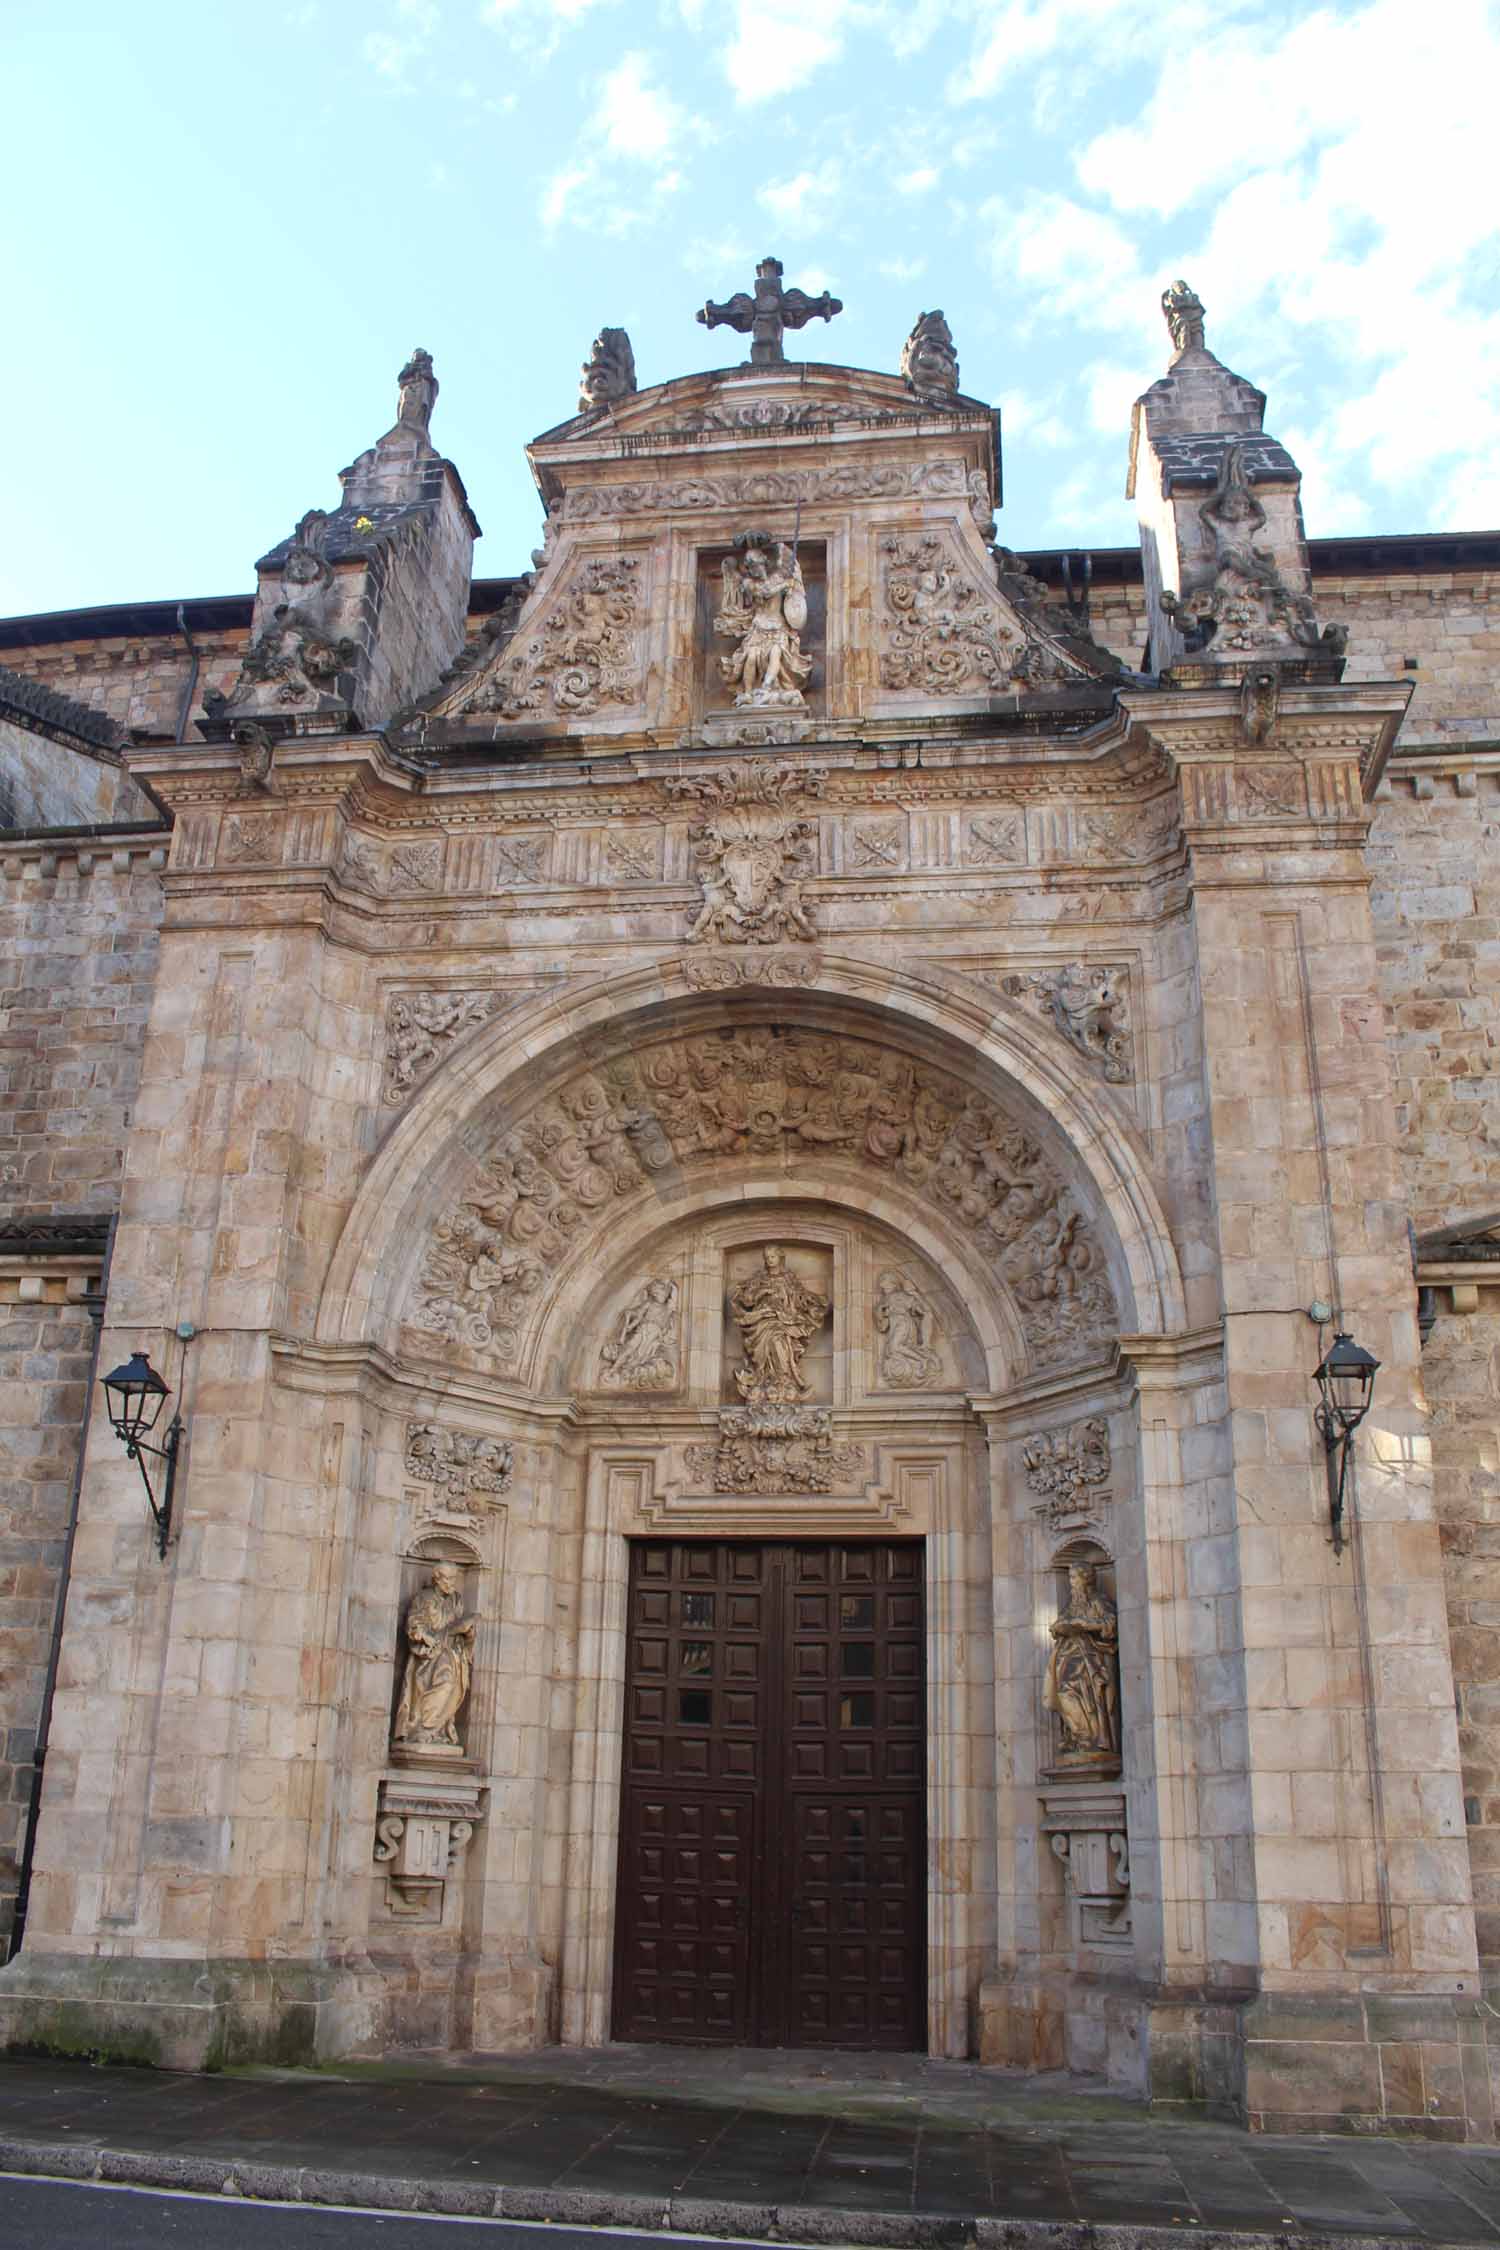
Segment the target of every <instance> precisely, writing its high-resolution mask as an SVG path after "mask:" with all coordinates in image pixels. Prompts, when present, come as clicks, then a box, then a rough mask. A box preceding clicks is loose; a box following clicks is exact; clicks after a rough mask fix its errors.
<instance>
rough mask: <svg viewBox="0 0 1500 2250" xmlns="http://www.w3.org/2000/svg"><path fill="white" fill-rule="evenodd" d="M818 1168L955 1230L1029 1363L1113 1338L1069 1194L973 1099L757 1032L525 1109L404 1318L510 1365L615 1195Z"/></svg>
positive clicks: (1037, 1155) (802, 1038) (896, 1057)
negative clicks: (702, 1170) (919, 1204)
mask: <svg viewBox="0 0 1500 2250" xmlns="http://www.w3.org/2000/svg"><path fill="white" fill-rule="evenodd" d="M813 1157H829V1158H834V1159H837V1160H838V1161H840V1162H842V1163H844V1164H854V1165H858V1166H859V1167H861V1168H862V1169H865V1170H867V1171H869V1172H870V1173H871V1174H880V1173H883V1172H891V1173H894V1174H895V1175H897V1176H898V1177H899V1178H900V1179H902V1180H903V1181H905V1182H906V1183H907V1184H908V1185H909V1186H911V1187H912V1188H914V1189H916V1190H917V1192H919V1193H920V1194H921V1195H922V1196H923V1197H924V1198H925V1199H927V1200H928V1201H930V1202H931V1203H932V1204H933V1205H934V1206H935V1207H936V1208H937V1209H938V1210H939V1211H940V1212H942V1213H943V1214H944V1216H945V1217H947V1218H948V1219H949V1220H950V1221H952V1222H956V1223H957V1224H958V1225H959V1226H961V1227H962V1228H963V1229H964V1231H965V1233H966V1234H967V1235H968V1236H969V1238H970V1239H971V1240H973V1241H974V1242H975V1243H976V1244H977V1245H978V1247H979V1248H980V1250H981V1251H982V1252H983V1253H984V1254H985V1255H986V1256H988V1257H989V1258H990V1259H992V1260H993V1262H994V1264H995V1266H996V1268H997V1271H998V1274H999V1276H1000V1278H1001V1280H1002V1281H1003V1283H1004V1284H1005V1286H1006V1288H1007V1289H1008V1290H1009V1292H1010V1294H1011V1296H1012V1298H1013V1299H1014V1301H1015V1303H1016V1306H1017V1309H1018V1312H1019V1316H1020V1320H1021V1325H1022V1328H1023V1331H1024V1333H1025V1336H1026V1340H1027V1344H1028V1347H1029V1350H1030V1353H1031V1356H1032V1359H1033V1362H1034V1363H1035V1364H1036V1365H1038V1366H1045V1367H1055V1366H1059V1365H1066V1364H1070V1363H1074V1362H1077V1361H1080V1360H1085V1359H1088V1358H1090V1357H1091V1356H1093V1355H1094V1354H1095V1353H1096V1352H1097V1350H1098V1349H1099V1346H1100V1345H1101V1343H1102V1342H1103V1340H1104V1338H1105V1337H1106V1336H1107V1335H1108V1334H1109V1332H1110V1331H1111V1330H1112V1328H1113V1327H1114V1325H1115V1320H1116V1315H1115V1306H1114V1299H1113V1296H1112V1293H1111V1290H1110V1285H1109V1280H1108V1276H1107V1273H1106V1270H1105V1264H1104V1258H1103V1255H1102V1253H1101V1251H1100V1249H1099V1247H1098V1244H1097V1242H1096V1241H1095V1239H1094V1236H1093V1234H1092V1231H1091V1230H1090V1228H1089V1226H1088V1224H1087V1222H1086V1220H1085V1218H1084V1214H1083V1211H1082V1208H1081V1207H1080V1205H1079V1203H1078V1201H1077V1199H1076V1197H1075V1195H1074V1194H1073V1192H1072V1190H1071V1189H1070V1188H1069V1187H1068V1186H1067V1185H1066V1183H1065V1182H1064V1181H1063V1180H1062V1178H1061V1177H1060V1176H1059V1174H1058V1173H1057V1172H1056V1170H1055V1169H1054V1168H1053V1166H1052V1165H1051V1163H1050V1162H1049V1161H1048V1159H1047V1158H1046V1157H1045V1156H1044V1155H1043V1153H1042V1151H1041V1148H1040V1147H1039V1145H1038V1144H1037V1142H1036V1141H1035V1140H1034V1139H1033V1138H1032V1136H1031V1135H1030V1134H1029V1133H1028V1132H1027V1131H1026V1130H1025V1129H1024V1128H1023V1127H1022V1126H1020V1125H1018V1124H1017V1123H1016V1121H1015V1120H1014V1119H1013V1118H1011V1117H1009V1116H1007V1115H1006V1114H1005V1112H1004V1111H1003V1110H1001V1109H999V1108H998V1107H997V1106H996V1105H995V1104H994V1103H993V1102H992V1101H990V1100H989V1098H988V1097H987V1096H986V1095H984V1094H981V1093H977V1092H975V1091H974V1090H973V1089H972V1088H971V1087H967V1086H965V1085H964V1084H962V1083H961V1082H960V1081H959V1080H957V1079H956V1078H953V1077H950V1076H949V1075H948V1074H947V1073H945V1072H942V1071H939V1070H935V1069H933V1068H931V1067H930V1066H929V1065H927V1064H926V1063H918V1062H913V1061H912V1060H911V1059H910V1057H908V1056H906V1055H903V1054H900V1053H898V1052H896V1051H894V1050H892V1049H888V1048H883V1047H880V1046H877V1045H876V1044H875V1043H874V1042H872V1041H867V1040H863V1039H852V1038H845V1037H839V1036H835V1035H833V1034H830V1033H822V1032H812V1031H802V1030H796V1031H789V1032H777V1031H774V1030H771V1029H768V1028H755V1027H743V1028H738V1029H735V1030H731V1031H722V1032H714V1033H710V1034H707V1035H705V1036H703V1037H700V1038H693V1039H685V1040H667V1041H663V1042H661V1043H660V1044H658V1045H655V1046H651V1047H644V1048H641V1049H638V1050H635V1051H633V1052H630V1053H627V1054H622V1055H621V1056H619V1057H618V1058H617V1059H616V1060H615V1061H613V1062H611V1063H609V1064H607V1065H602V1066H600V1067H599V1068H598V1069H596V1070H594V1071H590V1072H588V1073H586V1074H584V1075H583V1076H581V1077H579V1078H576V1079H574V1080H573V1081H572V1082H571V1083H570V1084H569V1085H567V1086H565V1087H563V1088H562V1089H561V1090H560V1091H559V1092H558V1093H556V1094H555V1095H552V1096H550V1097H549V1098H547V1099H546V1100H544V1101H542V1102H540V1103H539V1104H538V1105H537V1107H536V1108H535V1109H534V1110H533V1111H532V1112H531V1113H530V1115H529V1116H527V1117H525V1118H524V1119H523V1120H522V1121H521V1122H520V1123H518V1124H516V1125H515V1126H513V1127H512V1128H511V1129H510V1130H509V1131H508V1132H507V1133H506V1134H505V1136H504V1138H503V1140H502V1141H501V1142H500V1143H499V1145H498V1147H497V1148H496V1149H495V1150H494V1152H493V1153H492V1154H491V1155H490V1157H489V1159H488V1160H487V1162H486V1163H485V1164H484V1165H483V1168H482V1169H481V1170H480V1171H479V1172H478V1173H477V1174H476V1176H475V1178H474V1180H473V1182H472V1184H471V1186H470V1187H469V1189H468V1191H467V1192H466V1193H465V1194H464V1195H463V1196H462V1197H461V1198H460V1199H459V1200H458V1201H457V1202H456V1203H455V1204H454V1205H453V1206H451V1207H450V1209H449V1210H448V1211H447V1212H446V1213H445V1215H444V1216H443V1218H442V1219H441V1220H439V1222H438V1224H437V1226H436V1227H435V1229H434V1231H433V1235H432V1239H431V1241H430V1243H429V1246H428V1249H427V1253H426V1256H425V1258H424V1260H423V1263H422V1266H421V1269H420V1272H419V1276H418V1279H417V1282H416V1284H415V1286H414V1290H413V1295H412V1298H411V1300H410V1305H409V1310H408V1314H407V1318H408V1321H409V1323H410V1325H411V1327H412V1328H413V1329H414V1330H415V1331H416V1332H417V1333H418V1335H419V1336H423V1337H428V1338H437V1339H439V1340H440V1341H441V1342H442V1343H443V1344H445V1345H446V1346H448V1347H450V1348H455V1347H456V1348H457V1349H459V1350H460V1351H462V1352H465V1353H468V1354H472V1355H474V1356H475V1357H477V1358H479V1359H482V1360H483V1361H484V1362H485V1363H486V1364H488V1365H492V1366H495V1367H498V1368H502V1369H513V1368H514V1367H516V1366H517V1364H518V1363H519V1360H520V1357H521V1350H522V1340H523V1335H524V1331H525V1327H526V1324H527V1322H528V1320H529V1318H530V1316H531V1314H532V1312H533V1311H534V1309H535V1307H536V1304H537V1302H538V1300H539V1298H540V1295H541V1292H542V1290H543V1288H544V1285H545V1284H546V1282H547V1280H548V1278H549V1276H550V1275H552V1274H553V1273H554V1272H556V1270H557V1269H558V1268H559V1267H560V1266H561V1265H562V1264H563V1262H564V1260H565V1259H566V1258H567V1257H568V1255H569V1252H570V1251H571V1249H572V1248H573V1247H574V1246H575V1245H576V1244H577V1243H578V1242H580V1241H581V1240H582V1238H583V1236H584V1235H585V1234H586V1233H587V1232H588V1231H589V1230H590V1229H592V1228H593V1227H595V1226H596V1225H598V1223H599V1222H600V1220H601V1218H602V1217H603V1215H604V1213H605V1212H606V1211H607V1210H608V1209H609V1207H610V1205H611V1204H613V1203H615V1202H616V1201H619V1200H621V1199H624V1198H627V1197H631V1196H634V1195H636V1194H638V1193H640V1192H641V1191H642V1190H644V1189H645V1188H647V1187H648V1186H649V1185H650V1183H651V1182H652V1181H653V1180H655V1179H657V1178H659V1177H662V1176H663V1175H670V1174H673V1173H675V1172H677V1171H679V1170H682V1169H689V1170H691V1169H697V1168H699V1167H706V1166H709V1165H713V1164H727V1163H733V1164H736V1165H743V1164H744V1163H745V1162H747V1161H755V1160H757V1159H759V1160H762V1161H764V1160H767V1159H774V1160H777V1161H781V1162H795V1161H799V1160H800V1161H806V1160H807V1159H808V1158H813Z"/></svg>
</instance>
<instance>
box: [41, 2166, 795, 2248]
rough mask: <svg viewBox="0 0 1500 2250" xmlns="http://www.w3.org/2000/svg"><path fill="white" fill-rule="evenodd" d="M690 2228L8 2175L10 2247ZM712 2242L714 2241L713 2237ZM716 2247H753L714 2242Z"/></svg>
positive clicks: (567, 2244)
mask: <svg viewBox="0 0 1500 2250" xmlns="http://www.w3.org/2000/svg"><path fill="white" fill-rule="evenodd" d="M696 2240H697V2237H695V2236H692V2235H670V2236H664V2235H657V2236H646V2235H641V2234H630V2233H614V2232H611V2231H608V2230H606V2229H604V2228H602V2227H590V2228H589V2229H587V2230H586V2231H582V2232H581V2231H579V2230H577V2229H574V2228H570V2227H552V2226H549V2227H534V2226H524V2225H521V2224H520V2223H518V2222H517V2221H516V2220H514V2219H418V2218H410V2217H407V2216H406V2215H405V2214H404V2213H401V2212H392V2211H340V2210H330V2211H319V2210H309V2209H308V2207H307V2206H306V2205H305V2204H301V2203H241V2202H238V2201H236V2200H234V2199H233V2198H231V2197H224V2196H216V2195H161V2194H158V2193H156V2192H155V2191H154V2190H153V2189H149V2188H127V2187H92V2186H89V2185H87V2184H86V2183H83V2182H76V2181H72V2180H31V2179H18V2178H16V2177H14V2176H5V2177H0V2245H3V2250H161V2246H162V2245H165V2244H176V2245H181V2250H354V2246H355V2245H356V2244H357V2243H358V2244H364V2243H368V2244H370V2245H372V2246H373V2250H468V2246H469V2245H470V2244H472V2245H473V2246H474V2250H480V2246H481V2245H484V2246H486V2250H489V2246H493V2250H540V2246H541V2244H542V2243H543V2241H545V2244H546V2250H604V2245H605V2244H607V2243H620V2244H622V2245H629V2250H643V2245H645V2244H647V2243H650V2242H655V2243H657V2244H659V2245H665V2244H667V2243H672V2244H683V2243H689V2242H693V2241H696ZM705 2250H707V2246H705ZM711 2250H752V2246H751V2245H748V2244H744V2243H739V2244H736V2243H732V2242H721V2241H716V2242H715V2243H713V2245H712V2246H711Z"/></svg>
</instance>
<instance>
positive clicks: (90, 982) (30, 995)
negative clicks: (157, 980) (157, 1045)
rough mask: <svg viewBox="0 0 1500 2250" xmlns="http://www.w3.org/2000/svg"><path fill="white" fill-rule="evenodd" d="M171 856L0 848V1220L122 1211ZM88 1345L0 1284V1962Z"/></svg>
mask: <svg viewBox="0 0 1500 2250" xmlns="http://www.w3.org/2000/svg"><path fill="white" fill-rule="evenodd" d="M164 844H165V838H164V837H163V838H162V839H161V841H160V842H159V843H157V844H154V845H153V844H152V843H151V842H150V841H149V840H147V839H142V840H141V842H140V844H139V845H137V846H136V847H135V848H134V849H131V850H126V849H124V848H122V849H121V850H120V851H119V852H118V853H114V852H111V851H110V850H109V849H108V848H107V847H106V848H103V849H101V850H100V851H99V852H98V854H97V855H96V857H95V858H94V859H93V862H92V871H85V870H84V861H87V860H89V859H90V854H89V853H88V852H84V854H83V855H82V858H80V857H79V855H78V854H76V853H71V854H68V853H65V854H58V853H43V852H40V851H38V850H37V848H36V847H35V846H31V847H29V848H27V847H22V846H19V845H15V844H12V845H10V846H8V847H4V848H0V1225H3V1224H4V1223H6V1222H7V1221H14V1220H16V1219H18V1218H39V1217H44V1216H51V1215H57V1214H61V1213H78V1212H94V1213H110V1212H113V1211H114V1209H115V1208H116V1206H117V1203H118V1200H119V1183H120V1169H121V1155H122V1149H123V1145H124V1139H125V1133H126V1128H127V1125H128V1123H129V1118H130V1111H131V1105H132V1103H133V1101H134V1099H135V1094H136V1087H137V1082H138V1078H139V1073H140V1063H141V1048H142V1042H143V1036H144V1027H145V1021H146V1014H147V1009H148V1007H149V1004H150V995H151V987H152V980H153V977H154V974H155V967H156V951H157V929H158V924H159V922H160V918H161V905H162V899H161V884H160V882H159V880H158V877H157V874H156V872H155V869H154V868H153V866H152V857H153V852H154V854H155V857H156V859H157V861H158V863H159V862H160V860H161V858H162V857H163V847H164ZM10 1263H11V1264H12V1265H18V1264H19V1261H11V1262H10ZM28 1299H29V1301H28ZM91 1344H92V1332H91V1329H90V1324H89V1319H88V1316H87V1314H86V1312H85V1311H84V1309H83V1307H82V1306H81V1305H79V1304H78V1303H76V1302H70V1301H69V1297H68V1290H67V1286H66V1283H65V1282H64V1281H62V1280H57V1279H53V1278H47V1279H45V1280H43V1279H42V1278H40V1277H39V1276H38V1275H36V1274H32V1273H22V1272H7V1273H0V1951H3V1948H4V1944H5V1940H6V1934H7V1931H8V1927H9V1920H10V1915H11V1910H12V1905H13V1901H14V1894H15V1887H16V1855H17V1853H18V1852H19V1849H20V1845H21V1838H22V1832H23V1829H24V1825H25V1821H26V1814H27V1807H28V1804H29V1800H30V1792H31V1760H32V1752H33V1748H34V1745H35V1737H36V1726H37V1719H38V1714H39V1710H40V1704H41V1696H42V1683H43V1679H44V1676H45V1671H46V1663H47V1651H48V1647H49V1645H50V1640H51V1631H52V1619H53V1611H54V1607H55V1603H56V1598H57V1574H58V1570H59V1566H60V1564H61V1560H62V1548H63V1539H64V1535H65V1532H66V1528H67V1516H68V1504H69V1497H70V1494H71V1490H72V1481H73V1472H74V1466H75V1463H76V1460H77V1452H78V1442H79V1431H80V1427H81V1423H82V1418H83V1412H84V1405H85V1392H86V1387H87V1381H88V1369H89V1354H90V1349H91Z"/></svg>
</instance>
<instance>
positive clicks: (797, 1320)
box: [729, 1249, 830, 1406]
mask: <svg viewBox="0 0 1500 2250" xmlns="http://www.w3.org/2000/svg"><path fill="white" fill-rule="evenodd" d="M729 1309H730V1311H731V1312H732V1313H733V1314H734V1318H735V1323H736V1325H737V1327H738V1328H739V1332H740V1338H741V1341H742V1342H743V1344H744V1347H745V1357H744V1359H743V1361H742V1362H741V1364H740V1365H739V1366H738V1367H737V1368H736V1369H735V1371H734V1380H735V1385H736V1387H737V1389H738V1391H739V1394H740V1396H741V1398H743V1399H746V1400H748V1401H749V1402H750V1404H751V1405H754V1406H760V1405H768V1406H786V1405H792V1404H795V1403H796V1401H797V1400H799V1399H804V1398H806V1397H807V1394H808V1388H809V1386H808V1385H807V1384H806V1383H804V1382H803V1380H802V1355H803V1353H804V1352H805V1351H806V1350H807V1347H808V1344H809V1342H810V1341H811V1339H812V1338H813V1337H814V1336H816V1334H817V1333H818V1330H819V1329H820V1328H821V1327H822V1325H823V1323H824V1321H825V1320H826V1319H827V1318H828V1314H829V1309H830V1308H829V1302H828V1299H827V1298H826V1297H820V1296H819V1294H818V1292H817V1291H816V1290H815V1289H809V1288H807V1287H806V1286H805V1285H804V1284H803V1283H802V1282H800V1281H799V1280H798V1279H797V1276H796V1275H795V1274H794V1273H793V1272H791V1271H790V1269H789V1268H788V1266H787V1262H786V1252H785V1251H784V1250H775V1249H771V1250H764V1251H762V1253H761V1270H760V1272H759V1273H752V1274H750V1275H748V1276H747V1277H746V1279H745V1280H744V1281H742V1282H741V1283H740V1284H739V1286H738V1288H736V1289H732V1290H731V1291H730V1293H729Z"/></svg>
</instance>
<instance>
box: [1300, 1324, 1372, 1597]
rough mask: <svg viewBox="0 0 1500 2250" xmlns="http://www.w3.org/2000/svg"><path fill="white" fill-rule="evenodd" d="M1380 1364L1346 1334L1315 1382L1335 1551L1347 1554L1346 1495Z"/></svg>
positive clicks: (1334, 1345)
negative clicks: (1355, 1448)
mask: <svg viewBox="0 0 1500 2250" xmlns="http://www.w3.org/2000/svg"><path fill="white" fill-rule="evenodd" d="M1379 1366H1380V1362H1379V1360H1378V1359H1374V1358H1372V1357H1371V1355H1370V1353H1369V1352H1367V1351H1366V1350H1365V1348H1364V1346H1363V1345H1362V1344H1356V1343H1355V1341H1354V1338H1353V1337H1352V1336H1350V1335H1347V1334H1346V1333H1345V1331H1344V1330H1343V1329H1342V1328H1341V1329H1340V1330H1339V1331H1338V1333H1337V1335H1336V1336H1335V1337H1334V1339H1333V1342H1332V1343H1331V1344H1330V1345H1329V1347H1328V1350H1327V1351H1326V1352H1325V1354H1324V1355H1323V1358H1322V1360H1321V1362H1320V1363H1319V1366H1318V1368H1317V1372H1316V1374H1315V1375H1314V1378H1313V1380H1314V1381H1315V1382H1316V1384H1317V1386H1318V1390H1319V1392H1320V1393H1321V1396H1320V1398H1319V1401H1318V1405H1317V1407H1316V1409H1315V1411H1314V1415H1313V1419H1314V1421H1315V1422H1316V1423H1317V1425H1318V1429H1319V1431H1320V1432H1321V1433H1322V1438H1323V1448H1324V1453H1325V1456H1326V1460H1327V1466H1328V1514H1329V1521H1330V1523H1331V1525H1332V1527H1333V1551H1334V1553H1335V1554H1336V1555H1341V1554H1342V1553H1343V1551H1344V1494H1345V1490H1346V1488H1347V1485H1348V1478H1349V1449H1350V1446H1351V1445H1352V1443H1353V1440H1354V1433H1355V1431H1356V1430H1357V1429H1358V1428H1359V1425H1360V1423H1361V1422H1362V1421H1363V1420H1364V1418H1365V1416H1366V1415H1367V1414H1368V1413H1369V1411H1370V1400H1371V1398H1372V1397H1373V1396H1374V1392H1375V1376H1376V1373H1377V1371H1378V1369H1379Z"/></svg>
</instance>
